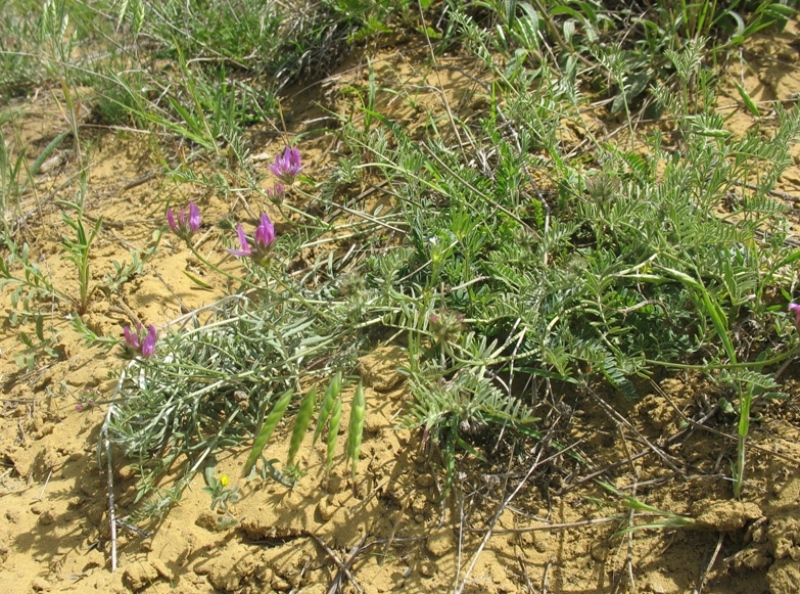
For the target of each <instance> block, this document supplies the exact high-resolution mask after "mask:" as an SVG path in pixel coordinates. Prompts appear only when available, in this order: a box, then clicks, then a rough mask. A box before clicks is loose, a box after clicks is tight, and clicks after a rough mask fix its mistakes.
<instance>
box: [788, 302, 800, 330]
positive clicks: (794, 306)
mask: <svg viewBox="0 0 800 594" xmlns="http://www.w3.org/2000/svg"><path fill="white" fill-rule="evenodd" d="M789 311H793V312H794V313H795V315H796V316H797V319H796V320H795V324H797V327H798V328H800V303H790V304H789Z"/></svg>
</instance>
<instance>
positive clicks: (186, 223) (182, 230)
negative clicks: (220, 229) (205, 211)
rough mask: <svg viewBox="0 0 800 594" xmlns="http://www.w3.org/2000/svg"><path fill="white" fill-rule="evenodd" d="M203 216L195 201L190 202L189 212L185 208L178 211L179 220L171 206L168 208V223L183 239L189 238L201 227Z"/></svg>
mask: <svg viewBox="0 0 800 594" xmlns="http://www.w3.org/2000/svg"><path fill="white" fill-rule="evenodd" d="M201 223H202V218H201V217H200V209H199V208H197V205H196V204H195V203H194V202H191V201H190V202H189V212H188V214H187V212H186V211H185V210H184V209H181V211H180V212H179V213H178V218H177V220H176V219H175V212H174V211H173V210H172V209H171V208H170V209H168V210H167V224H169V228H170V230H172V232H173V233H175V235H177V236H178V237H181V238H183V239H187V238H188V237H189V236H190V235H191V234H192V233H194V232H195V231H197V230H198V229H199V228H200V224H201Z"/></svg>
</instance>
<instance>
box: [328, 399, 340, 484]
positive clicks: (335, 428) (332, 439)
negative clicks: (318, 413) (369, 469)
mask: <svg viewBox="0 0 800 594" xmlns="http://www.w3.org/2000/svg"><path fill="white" fill-rule="evenodd" d="M341 420H342V400H341V398H337V399H336V402H334V404H333V410H331V421H330V424H329V425H328V460H327V463H326V470H325V473H326V474H330V472H331V466H332V465H333V448H334V446H336V434H337V433H338V432H339V422H340V421H341Z"/></svg>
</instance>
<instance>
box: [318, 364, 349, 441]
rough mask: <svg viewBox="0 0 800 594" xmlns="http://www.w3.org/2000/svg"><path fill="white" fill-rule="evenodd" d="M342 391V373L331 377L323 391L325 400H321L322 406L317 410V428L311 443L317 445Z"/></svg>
mask: <svg viewBox="0 0 800 594" xmlns="http://www.w3.org/2000/svg"><path fill="white" fill-rule="evenodd" d="M341 389H342V372H341V371H340V372H338V373H337V374H336V375H334V376H333V379H332V380H331V383H330V384H328V388H327V389H326V390H325V398H323V399H322V406H321V407H320V409H319V420H318V421H317V428H316V429H315V430H314V440H313V442H312V443H317V439H318V438H319V436H320V435H322V430H323V429H324V428H325V422H326V421H327V420H328V415H330V414H331V408H332V407H333V403H334V401H335V400H336V398H337V397H338V396H339V391H340V390H341Z"/></svg>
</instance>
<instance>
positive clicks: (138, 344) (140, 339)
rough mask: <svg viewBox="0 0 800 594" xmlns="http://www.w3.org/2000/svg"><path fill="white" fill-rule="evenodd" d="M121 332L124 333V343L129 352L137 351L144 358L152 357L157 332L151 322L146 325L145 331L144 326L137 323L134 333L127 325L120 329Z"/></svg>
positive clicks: (154, 350)
mask: <svg viewBox="0 0 800 594" xmlns="http://www.w3.org/2000/svg"><path fill="white" fill-rule="evenodd" d="M122 333H123V334H124V335H125V344H126V346H127V350H128V351H129V352H130V351H133V352H136V351H138V352H139V353H141V355H142V357H144V358H145V359H147V358H148V357H152V356H153V354H154V353H155V352H156V340H157V339H158V334H157V333H156V327H155V326H153V325H152V324H150V325H149V326H147V332H145V329H144V326H142V325H141V324H139V327H138V328H137V330H136V332H135V333H134V332H133V331H132V330H131V329H130V327H129V326H125V327H124V328H123V329H122Z"/></svg>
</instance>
